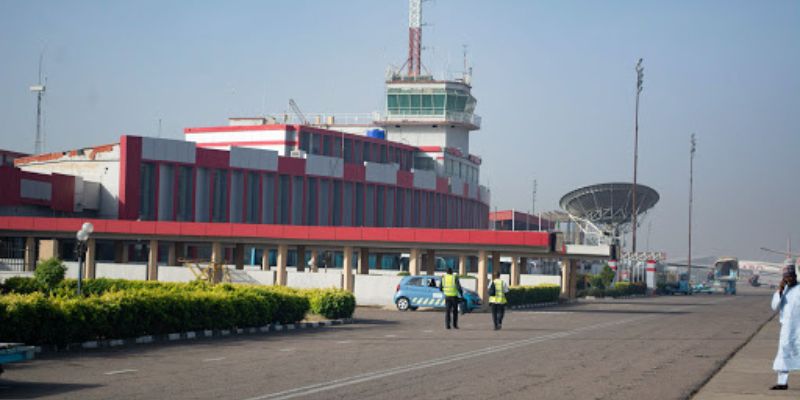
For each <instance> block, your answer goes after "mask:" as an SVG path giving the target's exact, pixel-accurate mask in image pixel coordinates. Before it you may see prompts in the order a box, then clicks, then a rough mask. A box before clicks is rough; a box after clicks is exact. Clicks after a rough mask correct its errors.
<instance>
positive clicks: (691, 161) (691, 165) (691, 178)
mask: <svg viewBox="0 0 800 400" xmlns="http://www.w3.org/2000/svg"><path fill="white" fill-rule="evenodd" d="M691 144H692V147H691V150H689V257H688V261H687V263H686V264H688V265H689V268H688V270H689V282H691V281H692V201H693V198H692V197H693V196H692V195H693V193H692V189H693V184H694V182H693V181H694V152H695V145H696V144H697V142H696V141H695V138H694V133H692V139H691Z"/></svg>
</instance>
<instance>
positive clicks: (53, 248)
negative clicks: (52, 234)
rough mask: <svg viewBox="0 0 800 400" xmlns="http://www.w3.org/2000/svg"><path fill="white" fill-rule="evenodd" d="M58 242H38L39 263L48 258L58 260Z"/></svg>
mask: <svg viewBox="0 0 800 400" xmlns="http://www.w3.org/2000/svg"><path fill="white" fill-rule="evenodd" d="M58 255H59V254H58V240H56V239H48V240H40V241H39V261H43V260H47V259H49V258H54V257H55V258H58Z"/></svg>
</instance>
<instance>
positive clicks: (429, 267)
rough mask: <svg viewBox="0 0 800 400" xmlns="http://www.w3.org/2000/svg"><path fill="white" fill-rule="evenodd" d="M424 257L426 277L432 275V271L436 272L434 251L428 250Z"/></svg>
mask: <svg viewBox="0 0 800 400" xmlns="http://www.w3.org/2000/svg"><path fill="white" fill-rule="evenodd" d="M425 257H426V258H427V260H425V261H426V262H425V272H426V273H427V274H428V275H433V273H434V271H436V251H435V250H430V249H429V250H428V251H427V252H426V253H425Z"/></svg>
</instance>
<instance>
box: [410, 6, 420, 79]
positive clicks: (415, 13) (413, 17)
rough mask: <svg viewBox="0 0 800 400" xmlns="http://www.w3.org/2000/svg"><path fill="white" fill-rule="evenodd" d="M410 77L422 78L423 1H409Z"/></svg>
mask: <svg viewBox="0 0 800 400" xmlns="http://www.w3.org/2000/svg"><path fill="white" fill-rule="evenodd" d="M406 63H407V64H408V76H414V77H418V76H420V69H421V68H422V0H409V1H408V61H407V62H406Z"/></svg>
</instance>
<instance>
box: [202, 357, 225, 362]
mask: <svg viewBox="0 0 800 400" xmlns="http://www.w3.org/2000/svg"><path fill="white" fill-rule="evenodd" d="M224 359H225V357H217V358H206V359H205V360H203V362H209V361H222V360H224Z"/></svg>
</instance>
